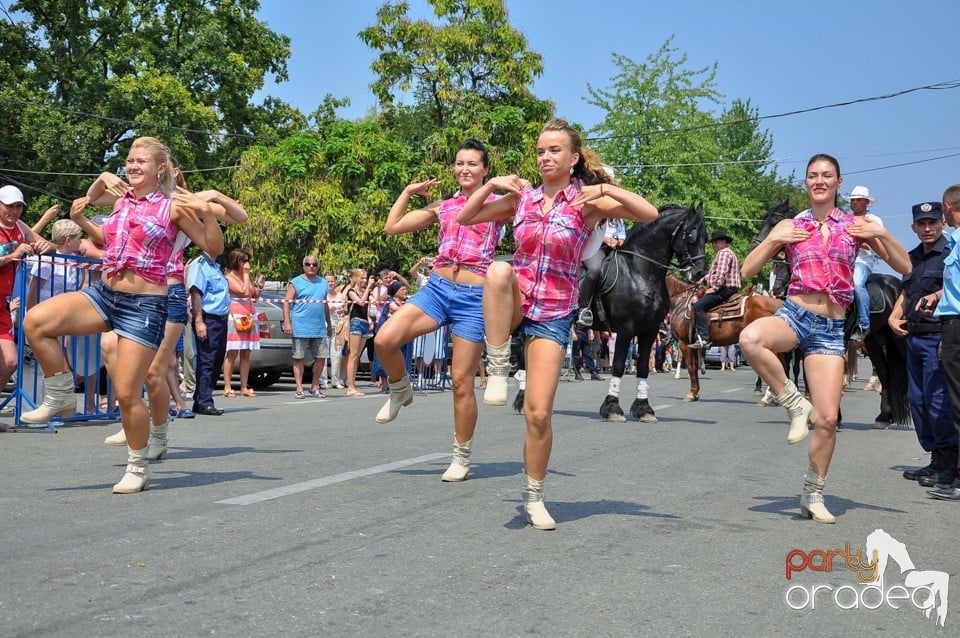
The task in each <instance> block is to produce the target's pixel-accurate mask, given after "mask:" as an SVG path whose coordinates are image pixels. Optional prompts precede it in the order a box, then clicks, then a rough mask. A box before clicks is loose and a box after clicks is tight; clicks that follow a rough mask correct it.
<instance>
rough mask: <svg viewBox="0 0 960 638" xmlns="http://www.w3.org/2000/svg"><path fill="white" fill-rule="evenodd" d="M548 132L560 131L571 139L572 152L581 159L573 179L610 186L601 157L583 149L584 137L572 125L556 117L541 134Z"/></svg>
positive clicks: (574, 170) (572, 174) (574, 169)
mask: <svg viewBox="0 0 960 638" xmlns="http://www.w3.org/2000/svg"><path fill="white" fill-rule="evenodd" d="M548 131H560V132H562V133H566V134H567V137H568V138H569V139H570V150H571V151H573V152H574V153H577V154H578V155H579V156H580V159H579V160H577V164H576V165H575V166H574V167H573V172H572V173H571V175H570V176H571V177H575V178H577V179H579V180H580V181H582V182H583V183H584V184H600V183H603V184H609V183H611V181H612V180H611V179H610V175H608V174H607V171H605V170H604V167H603V164H602V163H601V162H600V157H599V156H598V155H597V154H596V153H594V152H593V151H590V150H587V149H585V148H583V137H581V135H580V131H578V130H577V129H575V128H573V127H572V126H570V123H569V122H567V121H566V120H564V119H561V118H559V117H555V118H553V119H552V120H550V121H549V122H547V123H546V124H545V125H544V126H543V130H542V131H541V133H546V132H548Z"/></svg>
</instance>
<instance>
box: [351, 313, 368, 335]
mask: <svg viewBox="0 0 960 638" xmlns="http://www.w3.org/2000/svg"><path fill="white" fill-rule="evenodd" d="M350 334H352V335H360V336H361V337H363V338H364V339H369V338H370V337H372V336H373V331H372V330H370V322H369V321H367V320H366V319H360V318H359V317H352V318H351V319H350Z"/></svg>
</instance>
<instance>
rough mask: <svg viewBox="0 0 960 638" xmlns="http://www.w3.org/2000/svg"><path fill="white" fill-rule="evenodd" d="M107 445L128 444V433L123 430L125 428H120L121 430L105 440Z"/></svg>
mask: <svg viewBox="0 0 960 638" xmlns="http://www.w3.org/2000/svg"><path fill="white" fill-rule="evenodd" d="M103 442H104V444H105V445H126V444H127V433H126V432H124V431H123V428H120V431H119V432H117V433H116V434H111V435H110V436H108V437H107V438H105V439H104V440H103Z"/></svg>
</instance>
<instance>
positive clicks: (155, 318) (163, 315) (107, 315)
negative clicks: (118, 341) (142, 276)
mask: <svg viewBox="0 0 960 638" xmlns="http://www.w3.org/2000/svg"><path fill="white" fill-rule="evenodd" d="M80 294H82V295H83V296H84V297H86V298H87V299H89V300H90V303H91V304H92V305H93V309H94V310H96V311H97V314H98V315H100V318H101V319H103V321H104V322H105V323H106V324H107V329H108V330H113V331H114V332H116V333H117V335H118V336H120V337H124V338H126V339H130V340H131V341H136V342H137V343H139V344H141V345H144V346H146V347H148V348H150V349H151V350H156V349H157V348H159V347H160V342H161V341H163V333H164V331H165V330H166V329H167V295H144V294H136V293H129V292H119V291H117V290H114V289H113V288H110V287H109V286H106V285H105V284H104V283H103V281H98V282H96V283H94V284H93V285H92V286H90V287H89V288H84V289H83V290H81V291H80Z"/></svg>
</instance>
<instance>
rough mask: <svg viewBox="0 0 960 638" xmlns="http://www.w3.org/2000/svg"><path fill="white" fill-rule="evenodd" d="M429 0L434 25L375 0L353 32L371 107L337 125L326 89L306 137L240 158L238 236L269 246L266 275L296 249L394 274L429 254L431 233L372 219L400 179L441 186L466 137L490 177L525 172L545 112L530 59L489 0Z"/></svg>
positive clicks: (334, 103) (287, 268)
mask: <svg viewBox="0 0 960 638" xmlns="http://www.w3.org/2000/svg"><path fill="white" fill-rule="evenodd" d="M430 4H431V5H432V7H433V9H434V13H435V14H436V17H437V22H436V23H431V22H428V21H425V20H416V21H415V20H411V19H410V18H409V17H408V15H407V13H408V11H409V6H408V5H407V4H406V3H405V2H398V3H387V4H385V5H383V7H381V8H380V10H379V11H378V12H377V23H376V24H375V25H374V26H371V27H369V28H367V29H365V30H363V31H362V32H361V33H360V38H361V39H362V40H363V41H364V42H366V43H367V44H368V45H370V47H371V48H373V49H374V50H376V51H378V52H379V55H378V57H377V59H376V60H375V61H374V63H373V65H372V68H373V70H374V72H375V74H376V76H377V78H376V80H375V82H374V84H373V89H374V92H375V93H376V95H377V96H378V98H379V100H380V109H379V111H378V112H377V113H375V114H373V115H371V116H369V117H367V118H364V119H362V120H360V121H357V122H345V121H343V120H340V119H339V118H337V117H336V109H337V108H339V107H340V106H343V104H344V102H343V101H342V100H337V99H335V98H333V97H331V96H328V97H327V98H326V99H325V100H324V103H323V104H322V105H321V106H320V107H319V108H318V109H317V110H316V111H315V112H314V113H313V114H312V116H311V117H312V119H313V121H314V122H315V123H316V132H309V133H306V132H305V133H302V134H300V135H295V136H293V137H291V138H290V139H287V140H284V141H282V142H279V143H277V144H274V145H266V146H258V147H257V148H255V149H252V150H250V151H249V152H248V153H246V154H245V155H244V158H243V165H242V168H241V170H240V171H239V173H238V175H237V180H236V187H237V190H238V192H240V193H241V194H242V196H243V198H244V199H243V201H244V203H245V205H246V206H247V209H248V212H250V213H251V214H252V217H254V218H255V219H254V221H253V222H251V225H252V230H253V232H250V233H249V240H248V243H250V245H251V248H253V249H254V252H255V253H256V252H257V249H258V248H259V249H260V250H270V251H271V252H270V259H271V262H270V263H269V264H268V266H269V268H270V272H271V273H272V274H273V275H274V276H279V277H285V276H289V274H292V273H293V272H297V270H298V268H297V264H298V263H299V261H298V260H299V259H300V257H301V256H302V254H303V253H304V252H305V251H310V252H316V253H317V254H318V255H319V256H320V259H321V261H322V263H323V266H324V267H325V268H327V269H334V270H339V269H341V268H349V267H364V268H368V269H374V268H378V267H391V268H395V269H398V270H400V269H402V270H406V268H407V267H408V266H409V265H410V264H411V263H412V262H413V261H415V260H416V259H418V258H419V257H420V256H422V255H424V254H429V253H431V252H433V251H435V250H436V228H434V229H432V230H430V231H426V232H422V233H416V234H413V235H402V236H398V237H387V236H385V235H384V233H383V224H384V220H385V219H386V215H387V212H388V211H389V209H390V206H391V205H392V203H393V201H394V200H395V198H396V197H397V195H399V193H400V191H401V190H402V189H403V188H404V186H406V185H407V184H408V183H410V182H412V181H419V180H423V179H426V178H430V177H435V178H438V179H440V180H441V181H442V192H438V193H437V195H438V196H440V195H442V196H448V195H449V194H450V193H451V192H453V191H454V190H455V189H456V181H455V180H454V178H453V175H452V171H451V170H450V166H451V163H452V160H453V157H454V154H455V151H456V149H457V148H458V147H459V146H460V144H461V143H462V142H463V140H464V139H465V138H467V137H476V138H478V139H480V140H483V141H484V142H485V143H486V144H487V145H488V147H489V148H490V152H491V163H492V171H493V172H494V173H499V172H519V173H521V174H525V175H528V176H531V177H532V176H533V174H534V162H533V153H532V149H533V146H534V145H533V140H534V139H535V138H536V135H537V133H538V132H539V130H540V127H541V126H542V124H543V122H544V121H545V120H546V119H547V118H548V117H549V115H550V112H551V108H552V107H551V105H550V103H549V102H545V101H542V100H538V99H536V98H535V97H534V96H532V95H531V94H530V91H529V89H528V86H529V84H530V83H531V82H532V81H533V79H535V78H536V77H537V76H538V75H539V74H540V73H541V72H542V64H541V61H540V56H539V55H537V54H535V53H531V52H529V51H527V49H526V40H525V38H524V37H523V35H522V34H521V33H519V32H518V31H516V30H515V29H513V28H512V27H510V26H509V24H508V23H507V12H506V9H505V8H504V4H503V2H502V1H500V0H431V2H430ZM405 99H406V100H407V101H406V102H405V101H404V100H405ZM415 204H418V202H416V203H415ZM241 233H242V231H240V230H231V231H229V233H228V237H227V238H228V240H230V239H233V238H237V237H239V236H240V234H241ZM505 250H509V247H507V248H505Z"/></svg>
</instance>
